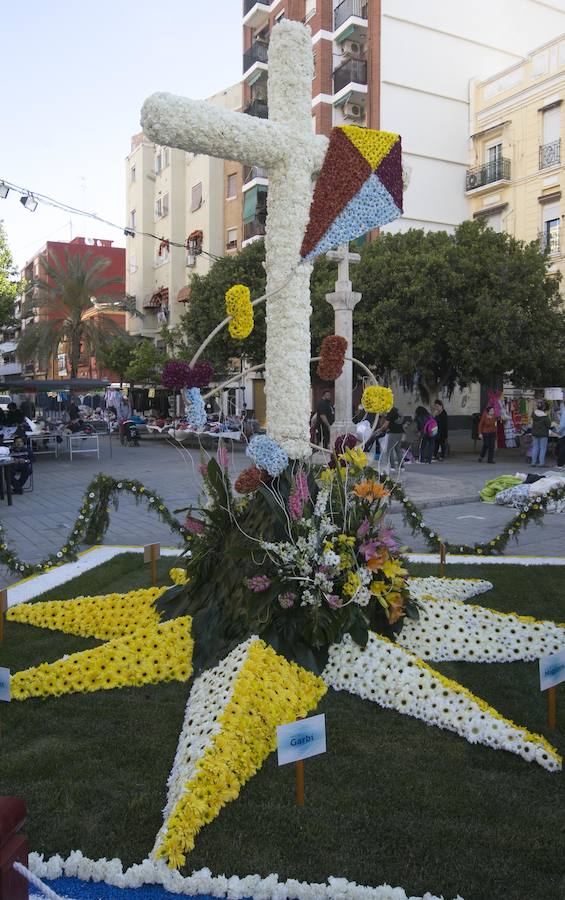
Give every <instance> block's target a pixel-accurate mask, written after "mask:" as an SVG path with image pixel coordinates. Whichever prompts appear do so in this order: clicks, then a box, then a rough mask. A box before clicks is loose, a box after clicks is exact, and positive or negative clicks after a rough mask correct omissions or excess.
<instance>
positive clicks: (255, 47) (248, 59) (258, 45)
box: [243, 41, 269, 73]
mask: <svg viewBox="0 0 565 900" xmlns="http://www.w3.org/2000/svg"><path fill="white" fill-rule="evenodd" d="M268 54H269V45H268V44H263V43H262V42H261V41H255V43H254V44H252V45H251V47H250V48H249V50H246V51H245V53H244V54H243V71H244V73H245V72H247V70H248V69H250V68H251V66H252V65H253V64H254V63H256V62H260V63H266V62H267V61H268Z"/></svg>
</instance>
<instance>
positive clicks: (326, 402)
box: [314, 391, 335, 447]
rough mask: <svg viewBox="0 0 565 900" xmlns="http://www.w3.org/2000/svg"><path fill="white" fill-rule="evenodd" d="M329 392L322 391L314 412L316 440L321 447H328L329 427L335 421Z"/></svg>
mask: <svg viewBox="0 0 565 900" xmlns="http://www.w3.org/2000/svg"><path fill="white" fill-rule="evenodd" d="M331 397H332V395H331V391H324V393H323V394H322V399H321V400H320V401H319V402H318V405H317V406H316V412H315V414H314V415H315V426H316V440H317V441H318V444H321V445H322V447H329V446H330V427H331V426H332V425H333V423H334V421H335V410H334V406H333V403H332V400H331Z"/></svg>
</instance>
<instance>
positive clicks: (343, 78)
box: [334, 59, 367, 94]
mask: <svg viewBox="0 0 565 900" xmlns="http://www.w3.org/2000/svg"><path fill="white" fill-rule="evenodd" d="M352 84H355V85H366V84H367V62H366V60H364V59H348V60H347V62H344V63H343V65H342V66H340V67H339V69H336V70H335V72H334V94H339V92H340V91H342V90H344V89H345V88H349V89H350V90H351V88H350V85H352Z"/></svg>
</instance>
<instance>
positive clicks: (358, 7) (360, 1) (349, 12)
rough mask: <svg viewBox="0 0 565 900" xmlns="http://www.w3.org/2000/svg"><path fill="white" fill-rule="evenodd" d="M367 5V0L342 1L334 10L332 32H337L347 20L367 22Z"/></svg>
mask: <svg viewBox="0 0 565 900" xmlns="http://www.w3.org/2000/svg"><path fill="white" fill-rule="evenodd" d="M367 5H368V4H367V0H343V2H342V3H340V4H339V6H337V7H336V8H335V10H334V31H338V29H340V28H341V26H342V25H345V23H346V22H347V21H348V19H351V18H356V19H365V20H367ZM351 24H354V23H351ZM336 39H337V38H336Z"/></svg>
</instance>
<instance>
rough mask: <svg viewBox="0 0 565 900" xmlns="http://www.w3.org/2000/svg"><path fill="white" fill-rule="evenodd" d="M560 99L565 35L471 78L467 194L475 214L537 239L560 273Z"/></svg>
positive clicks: (564, 89)
mask: <svg viewBox="0 0 565 900" xmlns="http://www.w3.org/2000/svg"><path fill="white" fill-rule="evenodd" d="M564 100H565V34H561V35H560V36H559V37H556V38H555V39H554V40H552V41H550V42H549V43H546V44H544V45H543V46H541V47H538V48H537V49H536V50H534V51H532V52H531V53H529V54H528V56H527V57H526V58H525V59H523V60H521V61H520V62H519V63H517V64H516V65H513V66H510V67H508V68H506V69H504V70H503V71H500V72H497V73H496V74H494V75H493V76H492V77H490V78H487V79H485V80H483V81H479V82H476V83H474V85H473V88H472V108H473V116H472V120H471V158H472V165H471V166H470V167H469V169H468V170H467V175H466V193H467V198H468V201H469V205H470V210H471V214H472V216H473V217H474V218H482V219H484V220H485V221H486V223H487V224H488V225H489V227H491V228H494V230H495V231H506V232H508V233H509V234H512V235H514V236H515V237H517V238H520V239H522V240H526V241H534V240H539V242H540V244H541V247H542V248H543V249H547V250H548V251H549V253H550V255H551V261H552V264H553V268H554V269H555V270H559V271H560V272H562V273H563V274H564V275H565V243H564V242H563V240H562V224H563V220H564V218H565V205H564V202H563V201H562V199H561V193H562V190H564V189H565V177H564V173H565V167H564V165H563V156H562V149H561V148H562V136H565V122H564V113H563V109H562V106H563V102H564Z"/></svg>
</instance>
